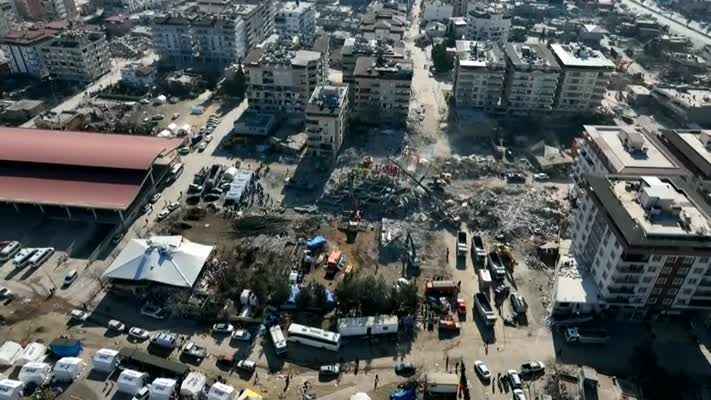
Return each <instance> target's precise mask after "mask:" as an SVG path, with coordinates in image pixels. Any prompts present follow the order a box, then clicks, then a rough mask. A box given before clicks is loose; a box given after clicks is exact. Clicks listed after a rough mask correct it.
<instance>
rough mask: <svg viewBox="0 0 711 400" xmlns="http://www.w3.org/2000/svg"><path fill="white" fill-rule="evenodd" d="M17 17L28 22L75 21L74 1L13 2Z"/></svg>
mask: <svg viewBox="0 0 711 400" xmlns="http://www.w3.org/2000/svg"><path fill="white" fill-rule="evenodd" d="M13 7H14V9H15V13H16V14H17V16H19V17H20V18H22V19H23V20H26V21H56V20H66V19H74V18H76V16H77V8H76V4H75V3H74V0H13Z"/></svg>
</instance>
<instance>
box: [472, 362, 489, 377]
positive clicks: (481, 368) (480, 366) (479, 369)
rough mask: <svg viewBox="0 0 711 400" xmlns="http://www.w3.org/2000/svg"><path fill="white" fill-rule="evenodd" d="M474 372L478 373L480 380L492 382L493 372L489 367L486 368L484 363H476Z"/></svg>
mask: <svg viewBox="0 0 711 400" xmlns="http://www.w3.org/2000/svg"><path fill="white" fill-rule="evenodd" d="M474 372H476V374H477V375H478V376H479V378H481V380H483V381H485V382H489V381H490V380H491V371H490V370H489V367H487V366H486V364H485V363H484V361H481V360H476V361H474Z"/></svg>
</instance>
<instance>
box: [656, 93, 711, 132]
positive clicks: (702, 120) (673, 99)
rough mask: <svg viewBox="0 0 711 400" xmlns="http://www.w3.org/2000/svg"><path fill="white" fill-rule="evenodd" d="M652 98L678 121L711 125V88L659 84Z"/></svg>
mask: <svg viewBox="0 0 711 400" xmlns="http://www.w3.org/2000/svg"><path fill="white" fill-rule="evenodd" d="M651 96H652V98H653V99H654V100H655V101H656V102H657V103H658V104H659V105H660V106H662V107H663V108H664V109H665V110H666V111H667V112H668V113H669V114H671V115H672V116H673V117H674V118H675V119H676V120H677V121H679V122H681V123H683V124H689V123H694V124H698V125H702V126H708V125H711V89H709V88H704V87H670V86H657V87H655V88H654V89H652V92H651Z"/></svg>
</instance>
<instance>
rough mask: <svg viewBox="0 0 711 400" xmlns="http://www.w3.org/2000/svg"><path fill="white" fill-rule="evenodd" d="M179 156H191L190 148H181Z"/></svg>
mask: <svg viewBox="0 0 711 400" xmlns="http://www.w3.org/2000/svg"><path fill="white" fill-rule="evenodd" d="M178 154H180V155H181V156H187V155H188V154H190V147H185V146H183V147H181V148H179V149H178Z"/></svg>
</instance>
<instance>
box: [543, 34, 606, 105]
mask: <svg viewBox="0 0 711 400" xmlns="http://www.w3.org/2000/svg"><path fill="white" fill-rule="evenodd" d="M550 50H551V52H552V53H553V55H554V56H555V57H556V60H557V61H558V64H559V65H560V68H561V76H560V80H559V82H558V91H557V95H556V103H555V108H556V110H558V111H563V112H586V111H594V110H595V109H596V108H598V107H599V106H600V104H601V103H602V99H603V98H604V97H605V93H606V91H607V85H608V83H609V81H610V74H611V73H612V72H613V71H614V70H615V64H614V63H613V62H612V61H610V60H608V59H607V58H606V57H605V56H604V55H603V54H602V53H600V52H599V51H597V50H593V49H591V48H589V47H586V46H584V45H582V44H580V43H568V44H559V43H555V44H551V45H550Z"/></svg>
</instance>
